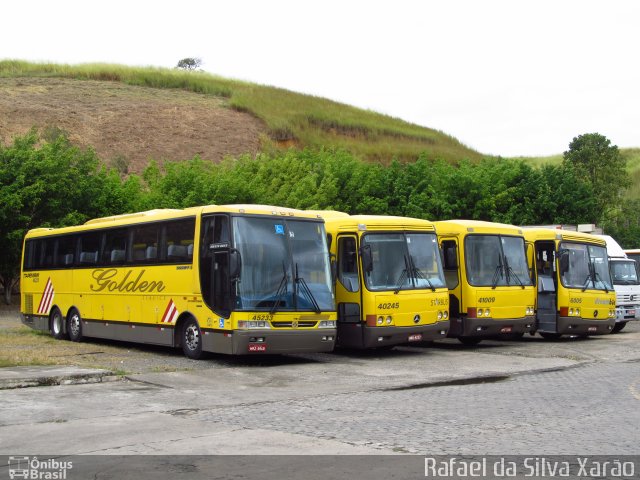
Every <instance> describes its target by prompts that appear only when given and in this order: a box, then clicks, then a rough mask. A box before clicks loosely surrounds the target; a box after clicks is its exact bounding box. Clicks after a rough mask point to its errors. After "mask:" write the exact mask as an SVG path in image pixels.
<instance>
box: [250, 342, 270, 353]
mask: <svg viewBox="0 0 640 480" xmlns="http://www.w3.org/2000/svg"><path fill="white" fill-rule="evenodd" d="M249 351H250V352H266V351H267V344H266V343H250V344H249Z"/></svg>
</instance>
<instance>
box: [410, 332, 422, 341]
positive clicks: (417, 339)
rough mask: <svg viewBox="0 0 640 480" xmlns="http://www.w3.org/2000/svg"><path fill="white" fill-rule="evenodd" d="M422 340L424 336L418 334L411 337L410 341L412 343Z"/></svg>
mask: <svg viewBox="0 0 640 480" xmlns="http://www.w3.org/2000/svg"><path fill="white" fill-rule="evenodd" d="M420 340H422V334H421V333H416V334H414V335H409V341H410V342H419V341H420Z"/></svg>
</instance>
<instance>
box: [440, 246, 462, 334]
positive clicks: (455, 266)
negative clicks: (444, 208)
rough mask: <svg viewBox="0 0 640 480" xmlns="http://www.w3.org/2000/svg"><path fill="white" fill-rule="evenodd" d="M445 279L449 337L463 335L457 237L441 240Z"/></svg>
mask: <svg viewBox="0 0 640 480" xmlns="http://www.w3.org/2000/svg"><path fill="white" fill-rule="evenodd" d="M440 248H441V249H442V256H443V262H442V266H443V269H444V278H445V281H446V282H447V288H448V289H449V318H450V327H449V336H457V335H462V329H463V325H462V317H461V316H460V312H461V308H462V287H461V278H460V253H459V252H460V249H459V248H458V239H457V238H455V237H450V238H441V239H440Z"/></svg>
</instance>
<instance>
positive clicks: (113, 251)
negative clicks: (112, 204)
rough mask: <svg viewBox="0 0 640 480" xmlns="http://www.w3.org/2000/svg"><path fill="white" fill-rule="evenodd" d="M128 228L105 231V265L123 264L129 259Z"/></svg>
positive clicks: (103, 261)
mask: <svg viewBox="0 0 640 480" xmlns="http://www.w3.org/2000/svg"><path fill="white" fill-rule="evenodd" d="M127 239H128V233H127V229H125V228H121V229H117V230H107V231H106V232H105V243H104V251H103V252H102V262H101V263H102V264H103V265H122V264H123V263H125V262H126V261H127V243H128V242H127Z"/></svg>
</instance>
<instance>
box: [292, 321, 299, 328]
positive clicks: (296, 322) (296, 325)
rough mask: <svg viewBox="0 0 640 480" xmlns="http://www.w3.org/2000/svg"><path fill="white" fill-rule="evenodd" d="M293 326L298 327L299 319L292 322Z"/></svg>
mask: <svg viewBox="0 0 640 480" xmlns="http://www.w3.org/2000/svg"><path fill="white" fill-rule="evenodd" d="M291 328H298V321H297V320H294V321H293V322H291Z"/></svg>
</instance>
